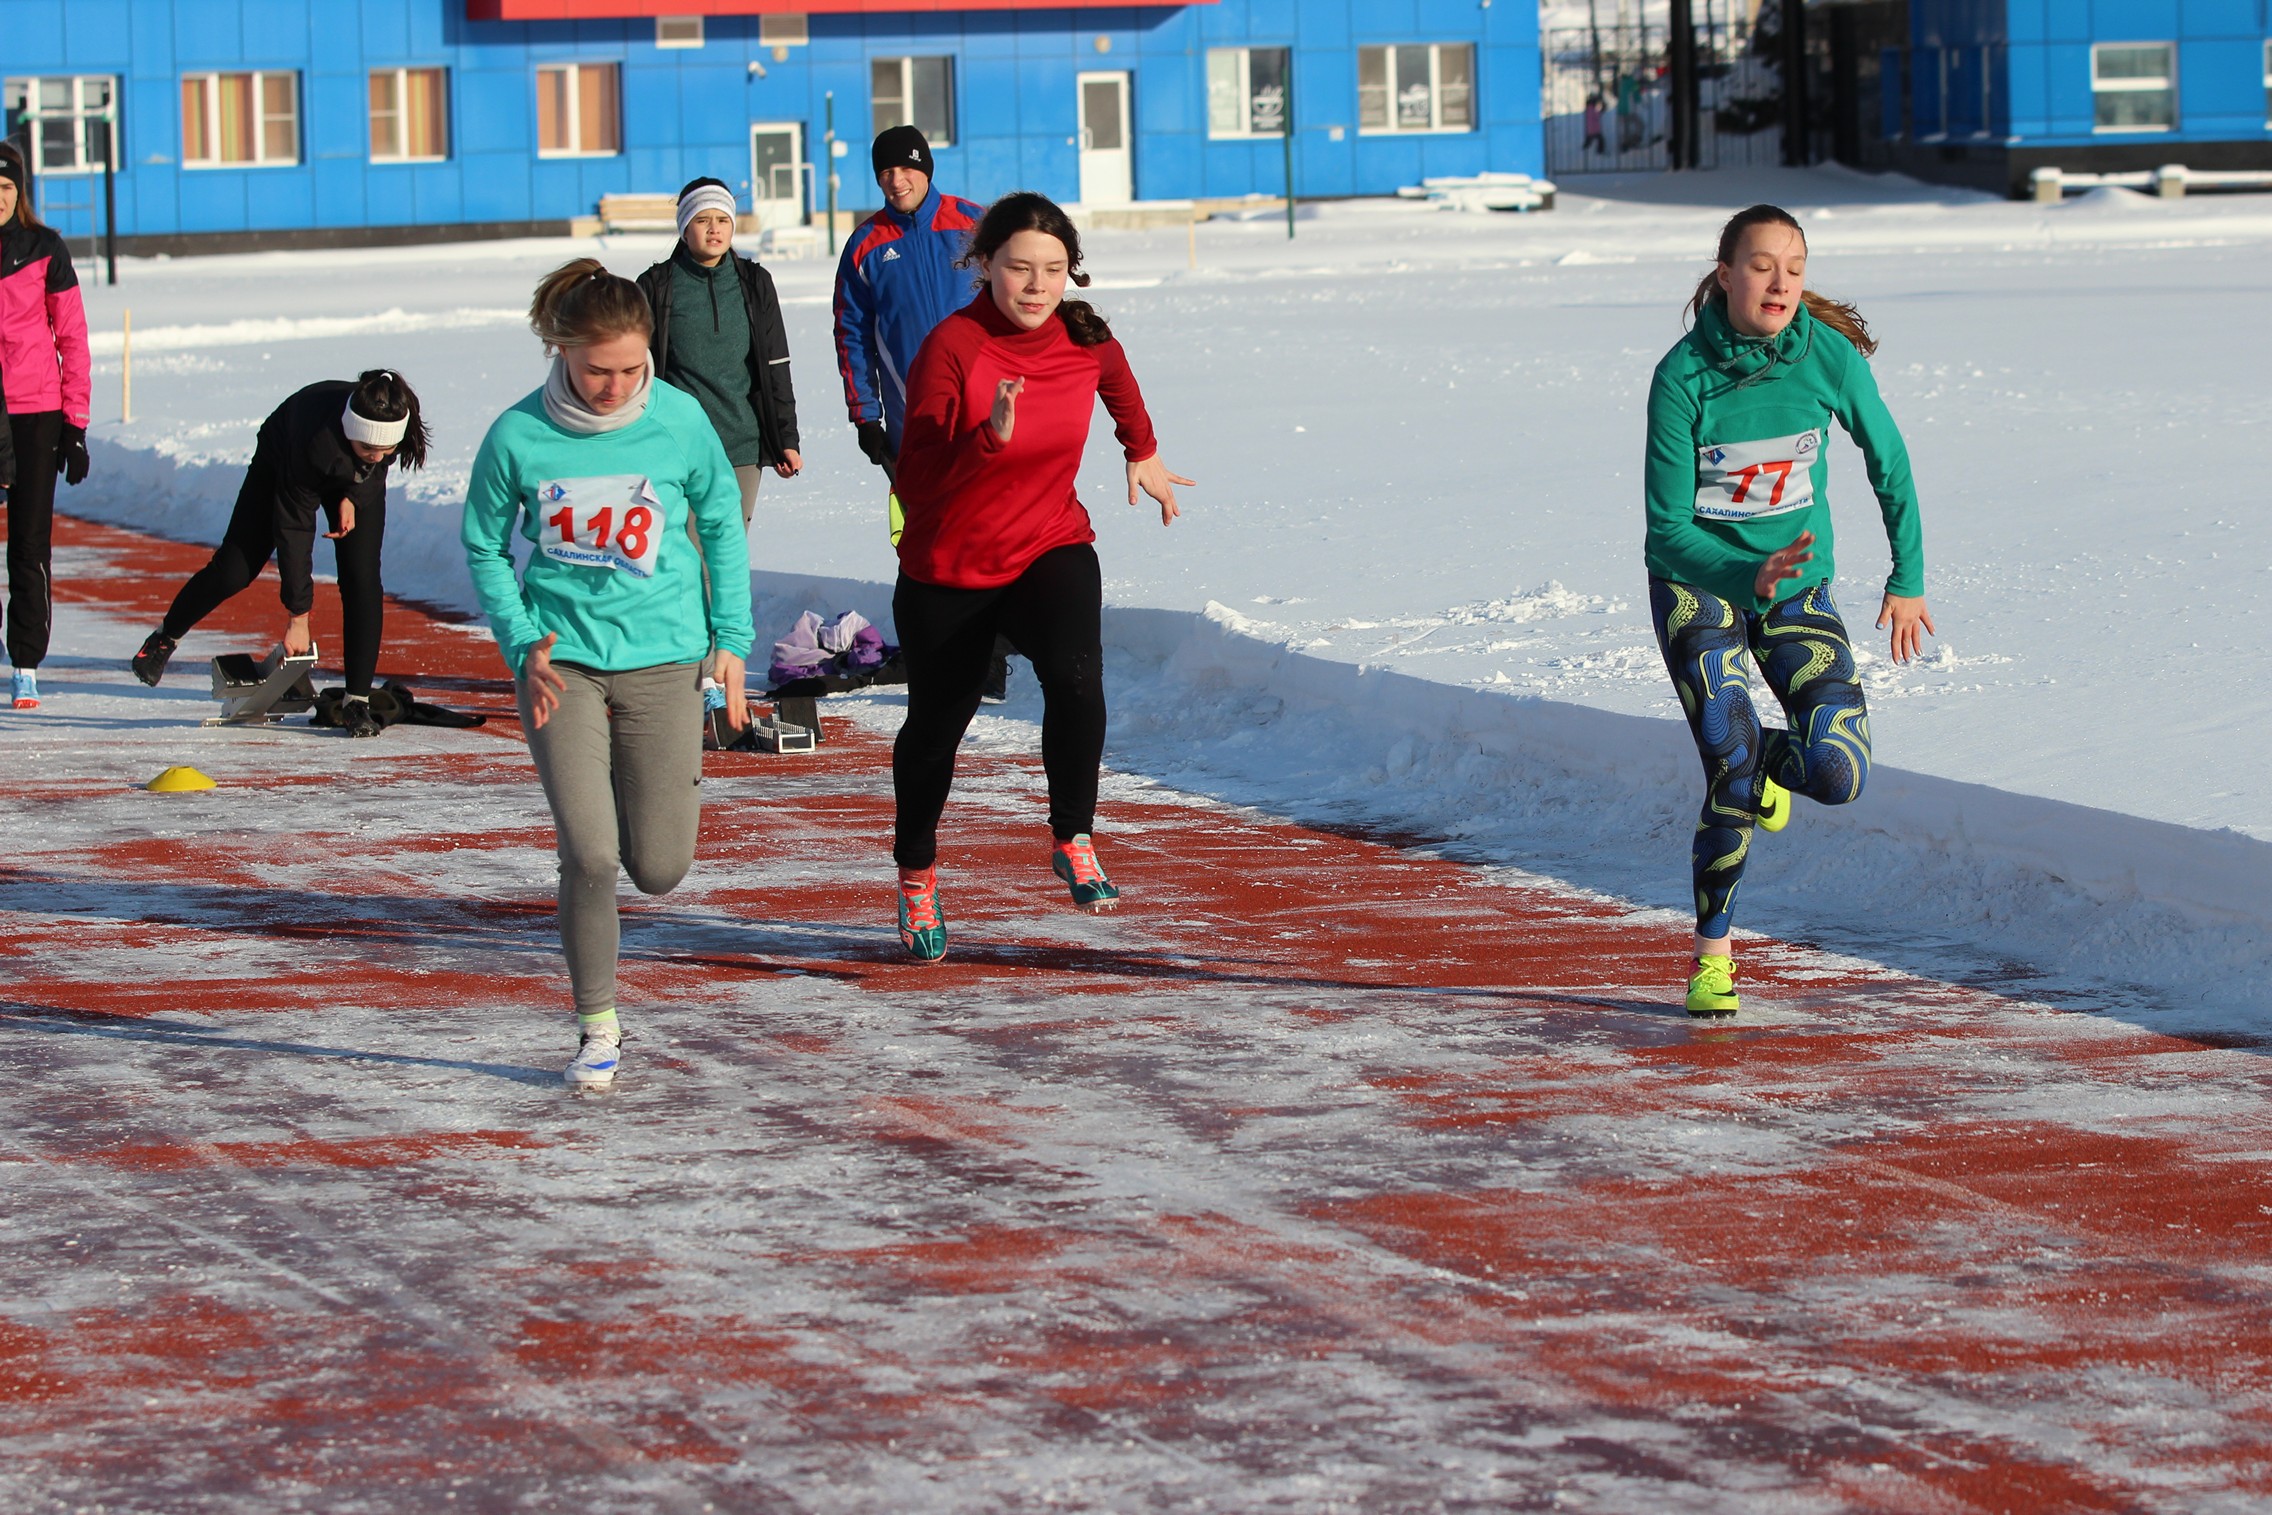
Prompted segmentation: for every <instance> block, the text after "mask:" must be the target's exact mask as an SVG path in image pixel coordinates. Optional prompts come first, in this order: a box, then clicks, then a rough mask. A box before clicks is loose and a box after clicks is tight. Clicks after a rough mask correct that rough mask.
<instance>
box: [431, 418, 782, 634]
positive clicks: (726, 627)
mask: <svg viewBox="0 0 2272 1515" xmlns="http://www.w3.org/2000/svg"><path fill="white" fill-rule="evenodd" d="M689 516H691V517H692V519H693V521H694V530H695V533H696V535H698V536H700V538H701V539H702V552H701V554H700V556H697V555H696V553H695V550H694V542H693V541H692V540H691V539H690V538H689V537H688V535H687V520H688V518H689ZM516 532H517V533H518V534H519V535H520V536H521V537H522V538H523V539H524V540H526V541H528V542H531V543H533V544H535V546H534V550H532V551H531V552H530V553H529V556H528V561H527V565H526V567H525V569H523V570H522V571H521V572H519V573H516V572H515V570H514V562H513V546H512V543H513V537H514V535H515V534H516ZM460 536H461V538H462V539H463V541H464V543H465V553H466V564H467V567H468V568H469V569H470V570H471V572H472V575H473V588H474V593H475V594H477V595H478V596H480V599H481V608H482V609H483V610H485V611H487V612H488V613H489V624H490V626H491V627H492V628H494V629H495V631H496V633H497V645H498V646H499V647H500V648H502V649H503V650H504V653H505V661H506V662H507V663H508V664H509V665H511V667H512V670H513V673H514V676H515V677H518V676H519V675H520V672H521V664H522V662H523V661H524V660H525V659H526V658H527V657H528V651H529V648H530V647H532V646H534V645H535V644H536V643H538V642H540V641H542V640H543V639H544V637H545V635H546V634H547V633H558V635H559V637H560V640H559V642H558V643H557V644H555V645H554V647H553V649H552V656H553V659H554V660H555V661H557V662H563V663H578V664H581V665H583V666H584V667H587V668H596V669H599V670H601V671H603V672H607V673H622V672H625V671H628V670H630V669H634V668H653V667H655V666H657V665H659V664H663V663H694V662H699V661H701V660H702V659H703V658H704V657H706V656H707V655H708V654H709V652H710V649H711V646H712V644H713V642H715V644H716V645H717V647H718V648H720V649H721V650H723V651H726V652H730V653H732V654H734V655H735V656H736V657H740V658H747V657H748V656H749V649H750V644H751V643H752V642H753V641H755V640H756V636H757V633H756V628H755V627H754V626H752V625H751V622H750V601H749V542H748V540H747V538H746V537H745V536H744V535H743V526H742V497H741V490H740V488H739V487H738V486H737V485H736V484H735V482H734V470H733V466H732V465H731V464H729V463H728V462H727V461H726V453H725V449H724V448H722V447H721V446H719V445H718V434H717V433H716V432H715V431H713V430H711V429H710V418H709V417H708V416H705V415H704V414H703V413H702V407H701V406H699V405H697V404H696V403H695V402H694V400H693V399H692V398H691V397H690V396H688V395H687V394H685V393H684V392H683V391H680V390H676V389H673V388H672V387H671V386H670V385H668V384H665V383H664V382H662V381H661V380H660V379H657V380H656V381H654V388H653V391H652V393H651V395H650V397H649V399H648V401H647V410H646V414H644V415H642V416H641V417H640V418H639V419H638V420H636V421H634V422H632V423H631V424H630V425H629V426H626V427H624V428H623V429H622V430H621V431H611V432H601V433H598V434H595V435H591V436H585V435H581V434H579V433H577V432H573V431H568V430H566V429H564V428H562V427H560V426H558V425H556V424H554V422H553V420H552V418H551V417H550V416H549V415H547V414H546V413H545V409H544V391H543V390H541V389H540V390H538V391H536V392H535V393H534V394H531V395H528V396H527V397H526V398H524V399H523V400H522V401H521V402H520V403H519V404H518V405H515V406H514V407H513V408H512V409H511V410H508V411H506V412H505V413H504V414H503V415H501V416H499V417H498V418H497V420H496V422H495V424H493V425H492V426H491V427H490V428H489V435H488V436H486V437H484V438H483V439H482V443H481V451H480V452H479V453H478V454H477V455H476V456H475V458H474V460H473V479H472V482H471V483H469V484H468V485H467V486H466V498H465V519H464V523H463V525H462V527H461V529H460ZM705 562H707V563H708V564H709V568H710V573H709V591H708V594H707V596H706V595H705V593H704V589H703V582H704V579H703V571H702V570H703V564H704V563H705Z"/></svg>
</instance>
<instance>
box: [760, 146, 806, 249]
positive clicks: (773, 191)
mask: <svg viewBox="0 0 2272 1515" xmlns="http://www.w3.org/2000/svg"><path fill="white" fill-rule="evenodd" d="M811 173H812V166H811V165H810V164H808V163H806V162H805V128H804V124H803V123H802V122H798V121H758V122H754V123H752V124H751V126H750V129H749V208H750V210H751V211H752V212H754V213H755V214H756V216H757V229H758V230H759V231H775V230H778V229H779V228H781V227H784V226H802V225H804V224H805V198H806V197H805V186H806V184H807V183H809V182H810V180H809V178H808V176H809V175H810V174H811Z"/></svg>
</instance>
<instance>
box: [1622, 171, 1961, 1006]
mask: <svg viewBox="0 0 2272 1515" xmlns="http://www.w3.org/2000/svg"><path fill="white" fill-rule="evenodd" d="M1807 272H1808V270H1807V241H1806V235H1805V233H1803V232H1801V231H1800V230H1799V223H1798V222H1797V221H1795V220H1793V219H1792V217H1791V215H1790V213H1789V212H1787V211H1784V210H1779V209H1777V208H1776V207H1775V206H1772V205H1754V206H1753V207H1751V208H1750V209H1749V210H1746V211H1742V212H1739V213H1738V214H1737V215H1736V216H1734V217H1733V218H1731V219H1730V220H1729V221H1728V223H1727V225H1726V226H1725V227H1724V228H1722V230H1721V232H1720V247H1719V257H1718V262H1717V265H1716V266H1715V267H1714V268H1713V269H1712V271H1711V272H1710V273H1707V274H1706V275H1705V276H1704V279H1703V282H1702V283H1700V284H1699V285H1698V286H1697V288H1696V293H1695V295H1694V297H1693V298H1691V299H1690V301H1689V304H1688V311H1689V314H1690V316H1692V317H1693V318H1694V320H1695V323H1696V324H1695V327H1694V329H1692V330H1691V331H1690V332H1689V333H1688V334H1687V335H1686V336H1684V337H1682V338H1681V339H1680V340H1679V341H1678V342H1675V343H1674V344H1673V347H1672V351H1670V352H1668V353H1666V354H1665V356H1664V359H1663V361H1661V362H1660V363H1658V364H1657V371H1656V374H1655V377H1654V378H1653V380H1652V381H1651V383H1650V385H1649V435H1648V447H1647V452H1646V457H1645V463H1644V467H1643V470H1642V478H1643V482H1644V488H1645V491H1646V504H1647V535H1646V538H1645V545H1644V549H1643V559H1644V562H1645V563H1646V565H1647V567H1648V573H1649V608H1650V611H1651V613H1652V615H1653V617H1654V619H1655V621H1656V626H1657V646H1658V648H1659V649H1660V650H1661V651H1662V652H1663V653H1664V659H1665V671H1666V672H1668V673H1669V674H1671V675H1672V683H1673V689H1674V691H1675V692H1676V693H1677V694H1678V695H1679V696H1680V704H1681V709H1682V710H1683V711H1685V712H1686V713H1687V716H1688V729H1689V731H1690V733H1691V734H1692V735H1693V736H1694V737H1695V739H1696V751H1697V755H1698V756H1699V757H1701V758H1702V759H1703V762H1704V784H1705V789H1704V808H1703V811H1702V813H1701V815H1700V816H1699V818H1698V820H1697V822H1696V837H1695V841H1694V842H1693V844H1692V846H1691V849H1690V877H1691V881H1692V882H1693V884H1694V886H1695V897H1696V968H1695V973H1694V975H1693V976H1692V977H1691V978H1690V979H1689V981H1688V1013H1689V1014H1690V1015H1693V1016H1698V1017H1714V1016H1726V1015H1733V1014H1735V1013H1736V1009H1737V998H1736V987H1735V971H1736V970H1735V956H1734V944H1733V941H1732V933H1733V929H1734V924H1733V923H1734V914H1735V900H1736V886H1737V885H1738V884H1739V883H1741V882H1742V880H1743V871H1744V861H1745V859H1746V858H1747V857H1748V856H1749V855H1750V852H1751V843H1752V831H1753V828H1754V826H1757V827H1759V828H1762V829H1764V830H1767V831H1780V830H1782V829H1783V827H1784V826H1785V825H1786V824H1787V823H1788V822H1789V820H1790V818H1791V796H1792V795H1793V794H1803V795H1805V796H1806V797H1807V798H1809V799H1811V800H1813V801H1815V802H1816V803H1817V804H1821V805H1844V804H1848V803H1851V802H1852V801H1854V800H1856V799H1858V798H1860V797H1861V793H1862V785H1863V783H1864V781H1865V780H1867V779H1868V777H1869V772H1870V718H1869V712H1868V710H1867V708H1866V707H1865V706H1864V704H1863V700H1862V686H1861V683H1860V681H1859V680H1858V679H1857V678H1856V676H1855V670H1854V652H1853V649H1852V647H1851V646H1850V645H1849V644H1848V642H1847V640H1846V624H1845V622H1844V621H1842V620H1841V619H1840V618H1839V614H1838V607H1837V605H1836V604H1834V603H1833V602H1832V600H1831V597H1830V589H1831V584H1832V582H1833V581H1834V580H1835V579H1836V577H1837V565H1836V564H1834V563H1833V562H1832V561H1831V530H1830V526H1831V522H1830V493H1829V490H1830V463H1829V452H1830V425H1831V423H1832V422H1833V421H1835V422H1837V423H1838V425H1839V426H1840V428H1842V429H1843V430H1844V431H1845V432H1846V433H1847V435H1849V436H1851V437H1852V438H1853V439H1854V441H1855V442H1856V443H1857V444H1858V445H1859V446H1860V447H1861V450H1862V462H1863V464H1864V466H1865V467H1866V468H1867V469H1868V470H1869V477H1870V486H1871V488H1872V490H1873V491H1875V493H1876V495H1877V503H1878V512H1879V515H1880V517H1881V518H1882V519H1883V520H1884V522H1885V533H1886V539H1887V543H1888V545H1889V546H1890V547H1891V548H1892V550H1893V572H1892V574H1891V576H1890V577H1888V578H1887V580H1886V585H1885V598H1884V601H1883V603H1882V604H1881V605H1880V607H1879V610H1878V626H1879V627H1880V629H1883V628H1884V627H1886V626H1888V625H1890V626H1891V627H1892V628H1893V634H1892V647H1891V652H1892V656H1893V661H1894V662H1896V663H1906V662H1907V661H1909V660H1910V659H1911V658H1913V657H1915V656H1917V654H1918V652H1919V650H1920V649H1921V647H1922V645H1923V641H1924V637H1925V635H1926V634H1927V633H1930V632H1932V631H1933V616H1932V612H1931V611H1929V610H1928V609H1926V607H1925V541H1924V532H1923V529H1922V528H1921V526H1920V525H1919V521H1918V509H1917V485H1916V481H1915V479H1914V478H1912V477H1911V475H1910V471H1909V450H1908V448H1907V447H1906V446H1905V445H1903V443H1902V440H1901V430H1900V428H1899V427H1897V426H1896V425H1895V424H1894V420H1893V416H1892V414H1891V413H1890V412H1888V411H1887V410H1886V407H1885V401H1884V400H1882V399H1880V398H1879V397H1878V385H1877V379H1876V377H1875V376H1874V375H1872V374H1871V372H1870V365H1869V362H1868V359H1869V356H1870V354H1871V353H1873V352H1875V351H1876V350H1877V342H1876V340H1875V339H1874V338H1873V337H1872V336H1871V335H1870V329H1869V327H1868V326H1867V325H1865V324H1864V323H1863V321H1862V318H1861V315H1860V313H1859V312H1857V311H1856V310H1855V309H1854V307H1853V306H1851V305H1845V304H1841V303H1839V302H1838V301H1836V300H1832V299H1830V298H1828V297H1826V296H1824V295H1820V294H1817V293H1815V292H1814V291H1813V290H1811V289H1808V288H1807V287H1806V280H1807ZM1753 664H1757V665H1758V668H1759V671H1760V673H1761V674H1762V675H1764V676H1765V678H1766V680H1767V687H1768V688H1770V689H1771V690H1773V691H1774V692H1775V698H1776V700H1777V702H1778V703H1780V704H1781V705H1782V707H1783V715H1784V719H1785V721H1786V722H1787V724H1788V729H1787V730H1782V731H1770V730H1766V729H1763V728H1762V726H1761V725H1760V720H1759V715H1758V712H1757V711H1756V710H1755V709H1754V708H1753V706H1752V701H1751V668H1752V665H1753Z"/></svg>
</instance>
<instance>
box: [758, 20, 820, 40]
mask: <svg viewBox="0 0 2272 1515" xmlns="http://www.w3.org/2000/svg"><path fill="white" fill-rule="evenodd" d="M757 40H758V42H759V44H760V45H761V46H765V47H810V46H811V45H812V40H813V37H812V31H811V29H810V28H809V27H808V26H807V25H806V24H805V18H804V17H803V16H798V15H792V14H790V13H789V12H787V11H781V12H774V11H767V12H765V13H764V14H763V15H761V16H759V17H758V18H757Z"/></svg>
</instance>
